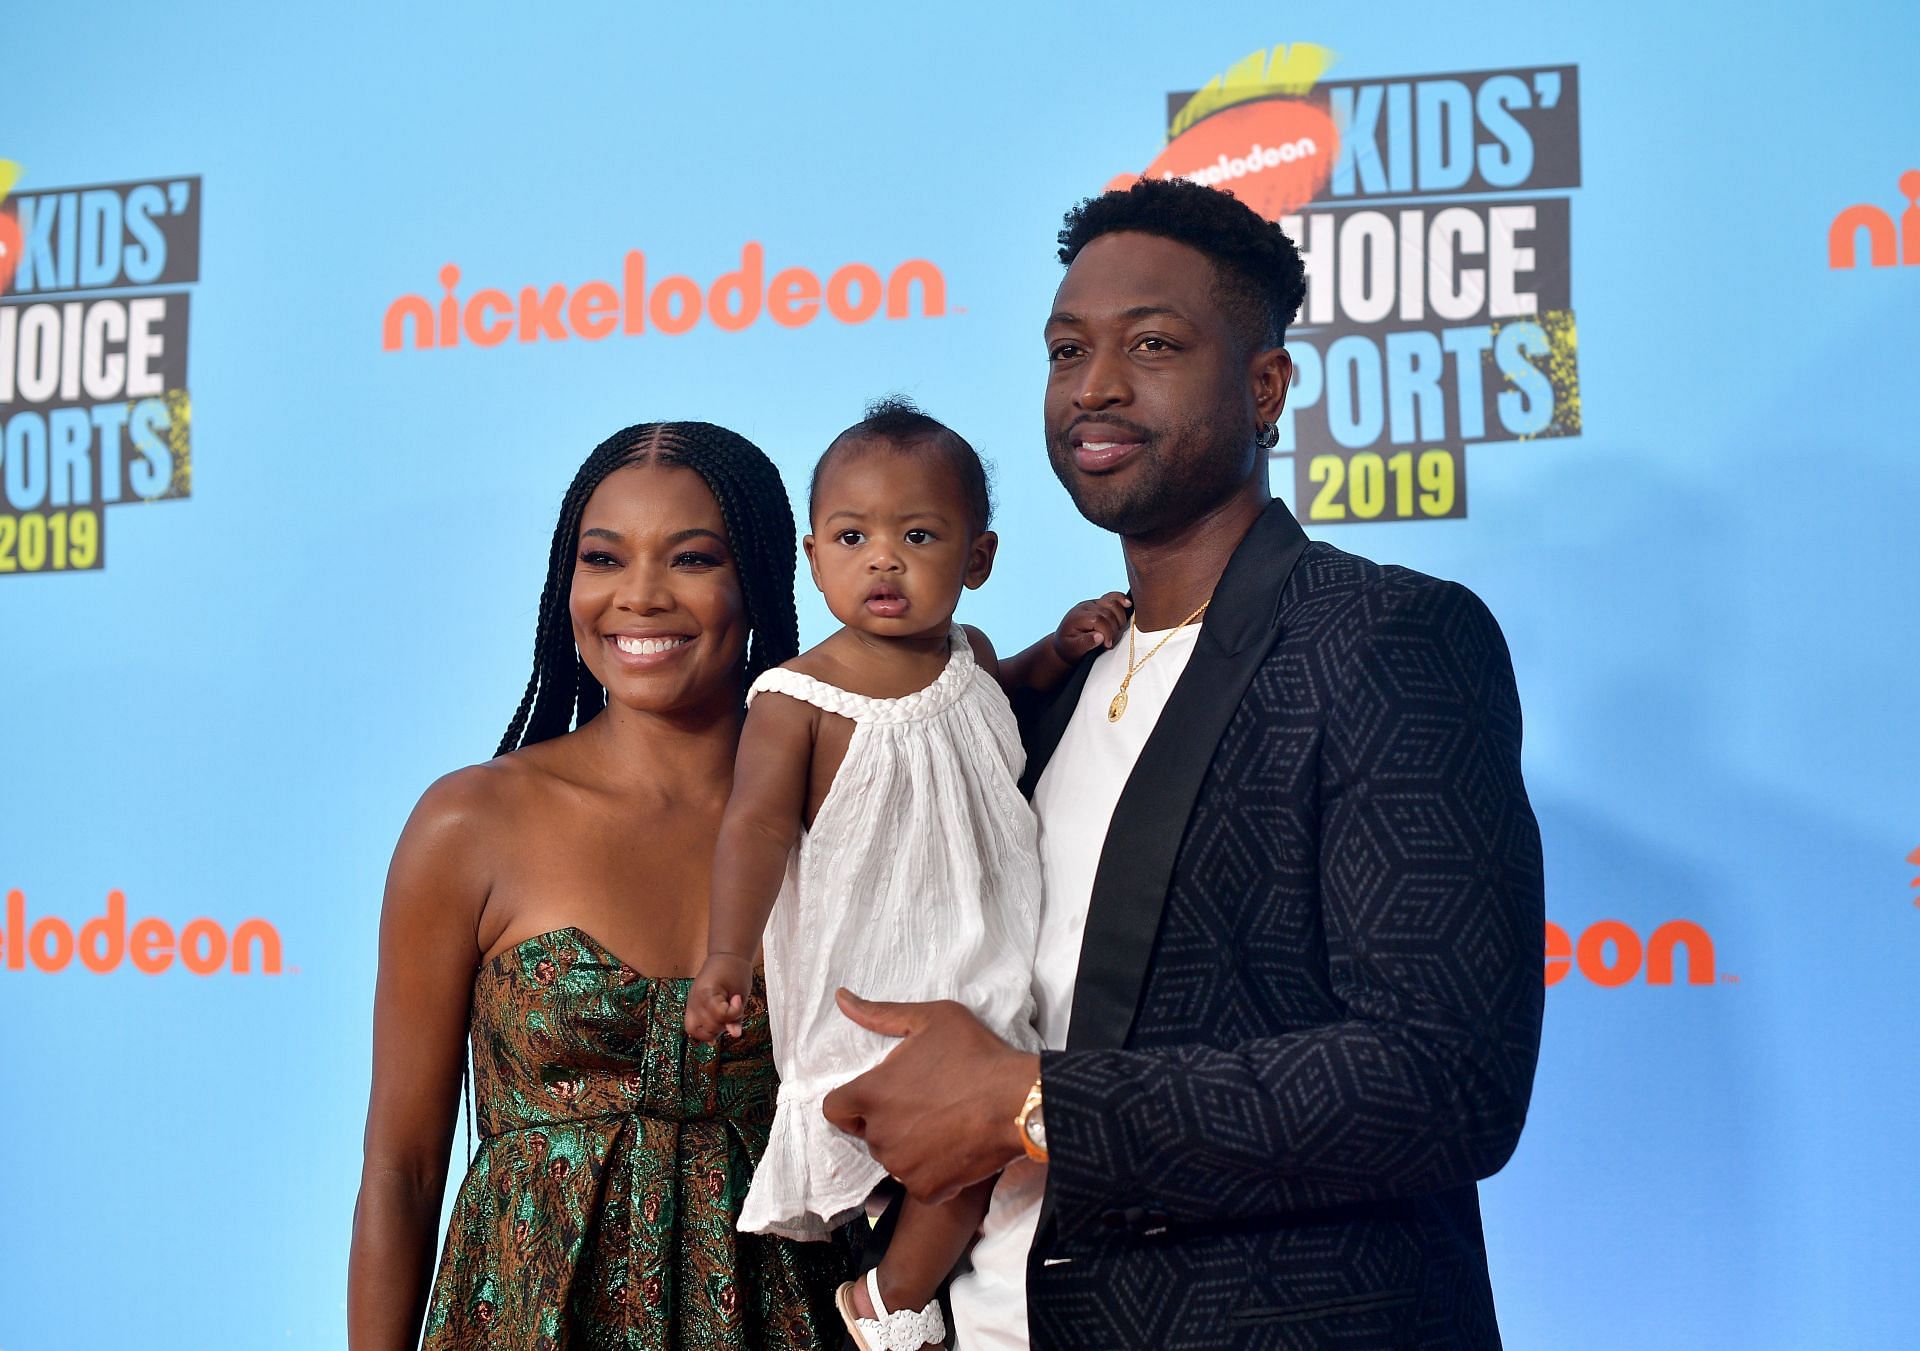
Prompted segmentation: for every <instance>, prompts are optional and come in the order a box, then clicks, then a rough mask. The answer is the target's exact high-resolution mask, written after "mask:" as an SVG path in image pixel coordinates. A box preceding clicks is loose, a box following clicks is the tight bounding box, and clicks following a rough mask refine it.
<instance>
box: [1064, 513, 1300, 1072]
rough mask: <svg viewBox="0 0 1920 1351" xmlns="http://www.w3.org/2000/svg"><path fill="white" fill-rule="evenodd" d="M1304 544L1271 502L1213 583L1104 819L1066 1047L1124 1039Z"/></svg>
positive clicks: (1112, 1044)
mask: <svg viewBox="0 0 1920 1351" xmlns="http://www.w3.org/2000/svg"><path fill="white" fill-rule="evenodd" d="M1306 547H1307V537H1306V535H1305V534H1303V533H1302V532H1301V530H1300V526H1299V525H1298V523H1296V522H1295V521H1294V519H1293V516H1292V514H1291V513H1289V512H1288V511H1287V509H1286V507H1284V506H1283V505H1282V504H1280V503H1278V502H1275V503H1274V504H1273V505H1272V506H1271V507H1270V508H1269V509H1268V510H1267V512H1266V514H1265V515H1263V516H1262V517H1261V518H1260V520H1259V521H1258V522H1256V523H1255V525H1254V527H1253V529H1252V530H1250V531H1249V532H1248V534H1247V537H1246V539H1244V540H1242V541H1241V543H1240V547H1239V548H1238V549H1236V550H1235V551H1234V555H1233V558H1232V559H1231V560H1230V561H1229V562H1228V564H1227V570H1226V572H1225V573H1224V574H1222V576H1221V578H1220V585H1219V586H1218V587H1217V588H1215V590H1214V599H1213V603H1212V604H1211V605H1210V606H1209V607H1208V609H1207V617H1206V619H1205V621H1204V622H1203V623H1202V625H1201V629H1200V637H1199V639H1198V641H1197V642H1196V643H1195V645H1194V651H1193V656H1192V657H1191V658H1189V659H1188V661H1187V669H1186V670H1185V671H1184V672H1182V673H1181V676H1180V679H1179V680H1178V681H1177V682H1176V683H1175V685H1174V687H1173V694H1172V696H1171V697H1170V698H1169V699H1168V700H1167V706H1166V708H1165V710H1163V711H1162V712H1161V714H1160V720H1159V722H1158V723H1156V724H1155V725H1154V729H1153V734H1152V735H1151V736H1149V737H1148V738H1147V744H1146V745H1145V746H1144V747H1143V748H1142V749H1141V751H1140V758H1139V760H1138V761H1136V762H1135V764H1134V767H1133V773H1132V774H1130V775H1129V776H1128V777H1127V785H1126V787H1125V788H1124V789H1122V790H1121V792H1120V801H1119V802H1118V804H1116V805H1115V807H1114V810H1113V822H1112V824H1111V825H1110V826H1108V828H1107V840H1106V844H1105V846H1104V847H1103V848H1102V849H1101V852H1100V866H1099V868H1098V870H1097V871H1096V872H1095V874H1094V880H1093V896H1092V898H1091V901H1090V904H1089V906H1088V911H1087V926H1086V932H1085V937H1084V939H1083V940H1082V943H1081V948H1080V971H1079V975H1078V977H1077V978H1076V981H1075V984H1074V990H1073V1015H1072V1022H1071V1024H1070V1025H1069V1027H1068V1030H1067V1049H1068V1050H1070V1051H1078V1050H1110V1049H1114V1048H1117V1047H1120V1046H1124V1045H1125V1044H1126V1040H1127V1036H1128V1034H1129V1033H1130V1032H1131V1031H1132V1029H1133V1018H1134V1012H1135V1010H1136V1009H1137V1008H1138V1006H1139V1003H1140V990H1141V987H1142V986H1143V985H1144V984H1145V981H1146V975H1147V963H1148V961H1149V960H1150V959H1151V957H1152V955H1153V941H1154V937H1155V935H1156V934H1157V933H1158V932H1159V930H1160V912H1161V910H1162V908H1163V907H1164V906H1165V904H1166V897H1167V885H1168V882H1169V881H1170V880H1171V879H1172V877H1173V861H1174V858H1175V856H1176V855H1177V854H1178V853H1179V852H1180V841H1181V840H1182V839H1183V838H1184V837H1185V835H1186V831H1187V818H1188V817H1189V816H1191V815H1192V814H1193V804H1194V799H1195V798H1197V797H1198V796H1199V793H1200V784H1201V781H1202V780H1203V779H1205V778H1206V774H1207V767H1208V766H1209V765H1210V764H1211V763H1212V761H1213V754H1214V749H1215V747H1216V746H1218V745H1219V742H1220V738H1221V736H1222V734H1224V733H1225V731H1226V729H1227V723H1228V722H1229V721H1230V720H1231V719H1232V717H1233V714H1234V711H1235V710H1236V709H1238V708H1239V707H1240V700H1241V699H1242V698H1243V697H1244V696H1245V694H1246V691H1247V685H1248V684H1249V683H1250V682H1251V681H1252V680H1253V675H1254V672H1255V671H1257V670H1258V669H1259V667H1260V663H1261V662H1262V661H1263V660H1264V659H1265V658H1266V655H1267V652H1268V651H1269V650H1270V649H1271V648H1272V646H1273V643H1274V640H1275V639H1276V638H1278V636H1279V633H1280V613H1279V602H1280V594H1281V592H1282V590H1283V589H1284V588H1285V587H1286V584H1287V578H1288V577H1289V576H1290V575H1291V574H1292V572H1293V568H1294V565H1295V564H1296V563H1298V562H1299V560H1300V554H1301V552H1302V551H1303V550H1304V549H1305V548H1306ZM1057 740H1058V738H1057V737H1056V742H1057Z"/></svg>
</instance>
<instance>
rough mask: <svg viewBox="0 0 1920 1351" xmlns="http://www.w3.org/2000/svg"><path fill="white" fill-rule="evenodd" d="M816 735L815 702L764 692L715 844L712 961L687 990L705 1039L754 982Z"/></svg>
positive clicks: (691, 1024) (690, 1024)
mask: <svg viewBox="0 0 1920 1351" xmlns="http://www.w3.org/2000/svg"><path fill="white" fill-rule="evenodd" d="M813 733H814V713H813V710H812V708H810V707H809V706H808V705H806V704H804V703H802V702H800V701H799V700H798V699H791V698H788V697H787V696H786V695H784V694H775V693H772V692H768V693H765V694H762V695H761V696H760V697H759V698H757V699H755V700H754V702H753V707H752V708H751V709H750V710H748V712H747V721H746V726H745V727H743V728H742V729H741V732H740V750H739V752H738V753H737V755H736V756H735V758H734V767H733V793H732V795H731V796H729V797H728V799H727V810H726V814H725V815H724V816H723V817H721V819H720V838H719V841H718V844H717V845H716V847H715V850H714V859H713V892H712V895H711V898H710V900H709V903H708V911H707V960H706V963H705V965H703V966H702V967H701V968H700V974H699V975H698V976H696V977H695V978H694V984H693V988H692V990H690V991H689V992H688V995H687V1032H688V1035H690V1036H694V1037H697V1038H699V1039H700V1040H702V1041H712V1040H713V1039H714V1038H715V1037H717V1036H718V1035H719V1034H720V1032H721V1030H722V1029H723V1028H727V1027H730V1026H732V1025H734V1024H736V1023H737V1022H738V1015H739V1012H740V1008H741V1006H742V1004H743V1003H744V1001H745V999H746V996H747V993H748V991H749V990H750V989H751V988H752V983H753V958H754V954H755V953H757V952H758V951H759V950H760V936H761V934H762V932H763V931H764V930H765V929H766V927H767V916H768V914H770V913H771V912H772V910H773V903H774V900H775V899H776V898H777V897H778V896H779V894H780V882H781V879H782V878H783V877H784V876H785V875H786V869H787V855H788V854H789V853H790V852H791V851H792V849H793V843H794V840H795V839H797V838H798V837H799V834H800V827H801V824H802V813H803V812H804V811H805V809H806V800H807V772H808V767H809V765H810V762H811V761H812V758H813Z"/></svg>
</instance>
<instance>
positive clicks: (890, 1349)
mask: <svg viewBox="0 0 1920 1351" xmlns="http://www.w3.org/2000/svg"><path fill="white" fill-rule="evenodd" d="M867 1297H868V1298H869V1299H871V1300H872V1301H873V1311H874V1312H875V1313H876V1314H879V1315H880V1316H879V1317H878V1318H862V1317H861V1316H860V1314H859V1312H858V1311H857V1310H856V1309H855V1308H854V1306H853V1282H852V1281H846V1282H844V1283H842V1284H841V1286H840V1289H839V1290H838V1291H836V1292H835V1294H834V1297H833V1306H834V1307H835V1308H836V1309H838V1310H839V1311H840V1317H841V1319H842V1321H844V1322H845V1323H846V1325H847V1331H848V1332H849V1333H850V1334H851V1335H852V1337H853V1344H854V1345H855V1346H857V1347H859V1348H860V1351H920V1348H921V1347H923V1346H926V1345H927V1344H928V1343H932V1344H933V1345H934V1346H945V1345H946V1344H947V1320H946V1319H945V1318H944V1317H942V1316H941V1313H940V1301H939V1300H938V1299H930V1300H928V1301H927V1306H926V1307H925V1308H924V1309H896V1310H895V1311H894V1312H892V1313H888V1312H887V1305H886V1302H885V1301H884V1300H882V1299H881V1298H880V1271H879V1268H877V1267H876V1268H874V1269H873V1270H872V1271H869V1272H868V1273H867Z"/></svg>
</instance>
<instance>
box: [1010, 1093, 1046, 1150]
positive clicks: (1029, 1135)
mask: <svg viewBox="0 0 1920 1351" xmlns="http://www.w3.org/2000/svg"><path fill="white" fill-rule="evenodd" d="M1013 1124H1014V1126H1015V1127H1017V1128H1018V1129H1019V1131H1020V1145H1021V1148H1023V1149H1025V1150H1026V1151H1027V1157H1028V1158H1030V1159H1032V1160H1033V1161H1034V1162H1035V1163H1045V1162H1046V1161H1047V1118H1046V1116H1045V1115H1044V1114H1043V1112H1042V1111H1041V1107H1040V1081H1039V1080H1038V1079H1035V1080H1034V1081H1033V1087H1032V1088H1029V1089H1028V1090H1027V1100H1026V1102H1024V1103H1022V1104H1021V1107H1020V1115H1019V1116H1016V1117H1015V1118H1014V1119H1013Z"/></svg>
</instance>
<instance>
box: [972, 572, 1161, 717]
mask: <svg viewBox="0 0 1920 1351" xmlns="http://www.w3.org/2000/svg"><path fill="white" fill-rule="evenodd" d="M1131 606H1132V602H1131V601H1129V600H1128V599H1127V597H1126V595H1125V594H1124V593H1122V592H1119V591H1109V592H1107V594H1106V595H1104V596H1100V597H1098V598H1097V599H1094V600H1083V601H1081V602H1080V603H1079V604H1078V605H1076V606H1074V607H1073V608H1072V609H1071V610H1069V611H1067V615H1066V618H1064V619H1062V620H1061V621H1060V627H1059V628H1058V629H1056V630H1055V631H1054V632H1052V633H1049V634H1048V635H1047V636H1046V637H1044V638H1042V639H1041V640H1040V641H1039V642H1037V643H1035V644H1034V645H1033V646H1032V647H1029V648H1027V649H1026V650H1025V651H1022V652H1016V653H1014V654H1013V655H1012V656H1011V657H1002V658H1001V659H1000V662H999V667H998V669H997V670H996V671H995V676H996V678H997V679H998V680H999V681H1000V688H1001V689H1003V690H1005V691H1006V692H1007V695H1008V697H1012V696H1014V695H1016V694H1020V693H1031V694H1049V693H1051V692H1052V691H1054V690H1056V689H1058V688H1059V687H1060V685H1061V684H1062V683H1063V682H1064V681H1065V680H1066V678H1067V677H1068V676H1069V675H1070V674H1072V672H1073V668H1074V666H1075V665H1076V664H1078V662H1079V660H1080V658H1082V657H1084V656H1085V655H1086V654H1087V653H1089V652H1091V651H1093V649H1094V648H1096V647H1112V646H1113V645H1114V643H1115V642H1117V641H1118V640H1119V638H1120V635H1121V634H1123V633H1125V632H1126V631H1127V611H1128V609H1129V608H1130V607H1131Z"/></svg>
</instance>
